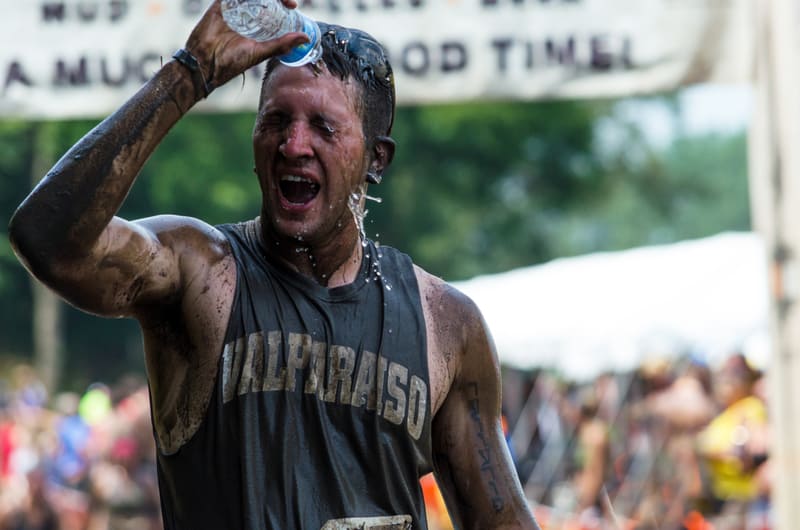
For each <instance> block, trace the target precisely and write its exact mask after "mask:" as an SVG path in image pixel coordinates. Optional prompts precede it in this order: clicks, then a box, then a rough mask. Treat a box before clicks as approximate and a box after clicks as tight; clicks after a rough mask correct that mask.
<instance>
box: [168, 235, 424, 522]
mask: <svg viewBox="0 0 800 530" xmlns="http://www.w3.org/2000/svg"><path fill="white" fill-rule="evenodd" d="M218 228H219V229H220V230H221V231H222V232H223V233H224V234H225V235H226V237H227V238H228V240H229V242H230V245H231V248H232V251H233V256H234V258H235V261H236V267H237V281H236V291H235V294H234V301H233V306H232V308H231V314H230V319H229V322H228V327H227V331H226V337H225V345H224V348H223V351H222V355H221V356H220V360H219V367H218V374H217V378H216V382H215V388H214V391H213V394H212V396H211V401H210V404H209V406H208V410H207V412H206V416H205V419H204V420H203V423H202V425H201V426H200V427H199V429H198V431H197V432H196V433H195V434H194V435H193V436H192V437H191V439H190V440H189V441H188V442H186V444H184V445H183V446H182V447H181V448H180V449H178V450H177V451H176V452H175V453H173V454H166V453H164V452H163V451H161V450H159V451H158V474H159V489H160V494H161V504H162V512H163V518H164V526H165V528H166V530H171V529H183V530H186V529H189V530H195V529H206V528H207V529H218V530H237V529H259V530H263V529H281V530H291V529H313V530H317V529H325V530H333V529H336V530H341V529H351V528H353V529H355V528H358V529H362V528H363V529H369V528H375V529H377V528H380V529H382V530H390V529H392V530H393V529H401V528H403V529H405V528H415V529H416V528H422V529H424V528H426V522H425V507H424V502H423V497H422V492H421V489H420V485H419V478H420V477H421V476H422V475H424V474H426V473H428V472H429V471H430V470H431V468H432V459H431V417H430V416H431V408H430V401H431V400H430V396H429V388H430V384H429V374H428V363H427V345H426V334H425V322H424V317H423V313H422V306H421V303H420V295H419V288H418V285H417V281H416V276H415V274H414V269H413V265H412V263H411V260H410V258H409V257H408V256H406V255H405V254H403V253H401V252H399V251H397V250H395V249H392V248H390V247H386V246H377V245H376V244H375V243H373V242H371V241H368V242H367V244H366V246H365V247H364V253H363V258H362V264H361V269H360V271H359V273H358V275H357V277H356V279H355V280H354V281H353V282H352V283H351V284H348V285H343V286H340V287H335V288H330V289H328V288H325V287H323V286H320V285H319V284H317V283H315V282H314V281H312V280H311V279H310V278H307V277H305V276H302V275H300V274H298V273H296V272H293V271H290V270H289V269H287V268H284V267H282V266H281V265H280V264H278V263H276V262H273V261H270V260H269V259H267V258H266V257H265V252H264V249H263V247H262V244H261V242H260V240H259V238H258V236H257V235H256V231H255V222H252V221H251V222H249V223H240V224H231V225H221V226H219V227H218Z"/></svg>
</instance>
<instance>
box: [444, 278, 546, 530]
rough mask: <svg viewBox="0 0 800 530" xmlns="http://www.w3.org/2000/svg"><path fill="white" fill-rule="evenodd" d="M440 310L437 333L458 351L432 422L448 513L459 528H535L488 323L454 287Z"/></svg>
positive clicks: (449, 289)
mask: <svg viewBox="0 0 800 530" xmlns="http://www.w3.org/2000/svg"><path fill="white" fill-rule="evenodd" d="M435 313H436V314H438V316H435V317H434V318H437V319H442V318H446V319H448V320H447V321H448V322H449V323H448V324H447V325H445V326H437V327H438V328H439V329H440V330H441V331H440V335H444V336H440V337H439V338H438V339H437V340H438V341H439V343H440V345H441V347H442V348H443V351H450V352H454V353H455V355H453V359H452V360H451V361H450V363H452V366H453V370H454V375H453V380H452V383H451V385H450V390H449V392H448V394H447V397H446V398H445V400H444V402H443V403H442V406H441V408H440V409H439V410H438V412H437V414H436V416H435V418H434V423H433V452H434V472H435V475H436V479H437V482H438V483H439V486H440V488H441V490H442V495H443V497H444V499H445V502H446V504H447V508H448V511H449V512H450V516H451V518H452V519H453V522H454V523H455V525H456V527H457V528H476V529H483V528H492V529H504V528H527V529H536V528H538V526H537V524H536V522H535V520H534V518H533V514H532V512H531V510H530V508H529V506H528V503H527V501H526V500H525V496H524V494H523V492H522V488H521V486H520V483H519V479H518V478H517V474H516V471H515V469H514V466H513V463H512V461H511V456H510V454H509V451H508V447H507V446H506V441H505V438H504V437H503V431H502V427H501V423H500V404H501V401H500V386H501V383H500V367H499V362H498V360H497V355H496V352H495V347H494V343H493V342H492V339H491V336H490V334H489V331H488V329H487V327H486V323H485V322H484V320H483V317H482V316H481V314H480V312H479V310H478V308H477V307H476V306H475V305H474V303H473V302H472V301H471V300H470V299H468V298H467V297H466V296H464V295H463V294H461V293H459V292H457V291H456V290H455V289H452V288H447V290H446V293H445V294H444V295H443V296H442V297H441V302H440V303H439V304H438V308H437V310H436V311H435ZM452 323H455V325H453V324H452ZM448 343H449V344H448ZM450 363H448V364H450Z"/></svg>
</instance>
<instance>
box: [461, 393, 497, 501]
mask: <svg viewBox="0 0 800 530" xmlns="http://www.w3.org/2000/svg"><path fill="white" fill-rule="evenodd" d="M467 393H468V394H467V399H468V402H467V403H468V405H469V416H470V419H471V420H472V421H473V422H474V423H475V428H476V431H477V434H476V438H477V443H478V454H479V455H480V457H481V473H482V475H483V476H485V477H486V479H487V484H488V485H489V488H490V490H491V495H492V497H491V501H492V508H493V509H494V511H495V513H499V512H500V511H502V510H503V508H504V506H505V501H504V500H503V497H502V496H501V495H500V490H499V488H498V487H497V476H496V473H495V465H494V464H495V460H496V459H495V458H494V457H493V455H492V448H491V446H490V445H489V439H488V438H487V436H486V431H484V429H483V423H482V422H481V416H480V400H479V398H478V383H477V382H475V381H473V382H471V383H467Z"/></svg>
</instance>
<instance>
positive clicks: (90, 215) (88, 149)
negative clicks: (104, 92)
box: [9, 61, 202, 273]
mask: <svg viewBox="0 0 800 530" xmlns="http://www.w3.org/2000/svg"><path fill="white" fill-rule="evenodd" d="M197 92H198V91H197V90H196V88H195V83H194V82H193V78H192V76H191V74H190V72H189V71H188V70H187V69H186V68H185V67H184V66H183V65H181V64H179V63H177V62H174V61H171V62H169V63H167V64H166V65H164V67H163V68H162V69H161V70H159V71H158V72H157V73H156V74H155V76H154V77H153V78H152V79H151V80H150V81H149V82H148V83H147V84H146V85H145V86H144V87H142V89H140V90H139V91H138V92H137V93H136V95H134V96H133V97H132V98H131V99H130V100H129V101H128V102H127V103H126V104H125V105H124V106H122V107H121V108H120V109H119V110H117V111H116V112H115V113H114V114H112V115H111V116H110V117H108V118H106V119H105V120H103V122H102V123H100V124H99V125H98V126H97V127H95V128H94V129H93V130H92V131H90V132H89V133H88V134H87V135H86V136H84V137H83V138H82V139H81V140H80V141H79V142H78V143H76V144H75V145H74V146H73V147H72V148H71V149H70V150H69V151H68V152H67V153H66V154H65V155H64V156H63V157H62V158H61V160H59V161H58V162H57V163H56V165H55V166H54V167H53V168H52V169H51V170H50V171H49V172H48V173H47V175H46V176H45V177H44V178H43V179H42V181H41V182H40V183H39V185H38V186H36V188H35V189H34V190H33V191H32V192H31V193H30V195H29V196H28V197H27V198H26V199H25V200H24V201H23V202H22V204H21V205H20V206H19V208H18V209H17V211H16V212H15V213H14V216H13V217H12V219H11V223H10V226H9V235H10V238H11V241H12V244H13V245H14V248H15V250H16V251H17V253H18V254H19V255H20V257H21V258H23V259H24V260H25V261H26V262H27V265H28V267H29V268H30V269H31V270H32V271H33V272H35V273H37V272H39V273H43V272H44V269H46V268H47V266H48V265H50V264H52V263H53V262H55V261H58V260H60V259H71V258H77V257H81V256H84V255H86V254H87V253H88V252H89V251H90V250H91V248H92V246H93V245H94V244H95V243H96V242H97V240H98V238H99V236H100V234H101V233H102V231H103V229H104V228H105V227H106V226H107V225H108V223H109V222H110V221H111V219H112V218H113V216H114V215H115V214H116V212H117V211H118V210H119V208H120V206H121V205H122V202H123V201H124V199H125V197H126V196H127V194H128V192H129V190H130V188H131V186H132V185H133V182H134V180H135V178H136V175H137V174H138V173H139V171H140V170H141V168H142V166H143V165H144V163H145V161H146V160H147V158H148V157H149V156H150V154H151V153H152V152H153V150H154V149H155V148H156V146H157V145H158V144H159V142H160V141H161V140H162V139H163V137H164V136H165V135H166V133H167V132H168V131H169V130H170V128H171V127H172V126H173V125H174V124H175V123H176V122H177V121H178V120H179V119H180V117H181V116H182V115H183V114H184V113H185V112H186V111H188V110H189V109H190V108H191V107H192V105H194V103H195V102H196V101H197V100H198V99H199V96H201V95H202V94H198V93H197Z"/></svg>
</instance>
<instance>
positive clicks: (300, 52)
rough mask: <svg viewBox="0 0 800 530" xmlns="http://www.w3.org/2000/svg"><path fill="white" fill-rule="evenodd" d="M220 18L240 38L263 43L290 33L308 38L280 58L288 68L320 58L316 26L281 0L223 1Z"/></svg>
mask: <svg viewBox="0 0 800 530" xmlns="http://www.w3.org/2000/svg"><path fill="white" fill-rule="evenodd" d="M222 17H223V18H224V19H225V22H227V24H228V26H230V28H231V29H232V30H234V31H236V32H237V33H238V34H239V35H242V36H244V37H248V38H250V39H253V40H256V41H259V42H264V41H267V40H270V39H274V38H277V37H280V36H281V35H285V34H286V33H290V32H292V31H301V32H303V33H305V34H306V35H308V38H309V42H307V43H305V44H301V45H300V46H297V47H296V48H294V49H293V50H292V51H290V52H289V53H287V54H286V55H282V56H281V57H279V59H280V61H281V62H282V63H283V64H285V65H288V66H302V65H304V64H308V63H312V62H314V61H316V60H317V59H319V57H320V56H321V55H322V43H321V37H322V35H321V34H320V29H319V25H318V24H317V23H316V22H315V21H314V20H312V19H310V18H308V17H307V16H305V15H304V14H302V13H301V12H300V11H298V10H297V9H287V8H286V7H285V6H284V5H283V4H282V3H281V2H280V0H222Z"/></svg>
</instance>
